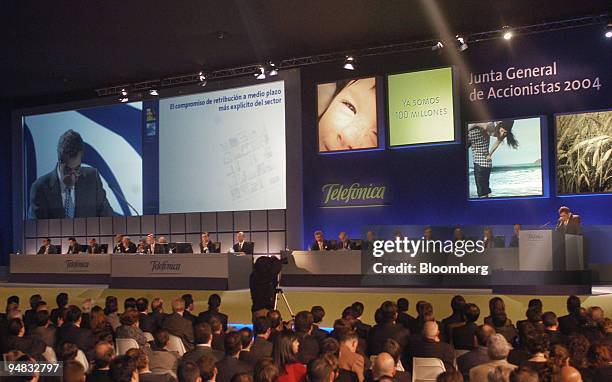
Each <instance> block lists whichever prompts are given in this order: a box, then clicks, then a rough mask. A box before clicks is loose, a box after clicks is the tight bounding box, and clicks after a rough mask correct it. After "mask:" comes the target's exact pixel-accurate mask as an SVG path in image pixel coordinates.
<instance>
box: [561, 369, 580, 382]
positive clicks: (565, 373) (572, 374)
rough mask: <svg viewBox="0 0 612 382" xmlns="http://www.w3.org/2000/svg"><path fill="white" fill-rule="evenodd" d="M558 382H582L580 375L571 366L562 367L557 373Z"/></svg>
mask: <svg viewBox="0 0 612 382" xmlns="http://www.w3.org/2000/svg"><path fill="white" fill-rule="evenodd" d="M559 382H582V375H580V372H579V371H578V370H577V369H576V368H575V367H572V366H563V367H562V368H561V372H560V373H559Z"/></svg>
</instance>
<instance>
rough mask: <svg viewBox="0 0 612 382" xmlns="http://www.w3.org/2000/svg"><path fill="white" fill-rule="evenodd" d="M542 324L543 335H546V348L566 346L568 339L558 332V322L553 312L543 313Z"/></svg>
mask: <svg viewBox="0 0 612 382" xmlns="http://www.w3.org/2000/svg"><path fill="white" fill-rule="evenodd" d="M542 324H543V325H544V333H546V334H547V335H548V348H549V349H550V348H551V347H552V346H553V345H563V346H567V344H568V342H569V338H568V337H567V336H566V335H565V334H563V333H561V332H560V331H559V320H557V315H556V314H555V313H554V312H545V313H543V314H542Z"/></svg>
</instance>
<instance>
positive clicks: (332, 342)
mask: <svg viewBox="0 0 612 382" xmlns="http://www.w3.org/2000/svg"><path fill="white" fill-rule="evenodd" d="M321 353H323V354H325V353H331V354H334V355H336V356H338V355H340V343H338V340H337V339H335V338H334V337H327V338H325V339H324V340H323V341H321Z"/></svg>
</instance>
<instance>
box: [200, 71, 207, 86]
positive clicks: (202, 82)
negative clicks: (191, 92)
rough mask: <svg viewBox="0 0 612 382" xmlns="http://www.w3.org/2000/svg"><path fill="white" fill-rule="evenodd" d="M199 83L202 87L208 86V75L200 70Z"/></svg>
mask: <svg viewBox="0 0 612 382" xmlns="http://www.w3.org/2000/svg"><path fill="white" fill-rule="evenodd" d="M198 82H199V83H200V86H202V87H204V86H206V83H207V82H208V80H207V78H206V73H204V71H202V70H200V72H199V73H198Z"/></svg>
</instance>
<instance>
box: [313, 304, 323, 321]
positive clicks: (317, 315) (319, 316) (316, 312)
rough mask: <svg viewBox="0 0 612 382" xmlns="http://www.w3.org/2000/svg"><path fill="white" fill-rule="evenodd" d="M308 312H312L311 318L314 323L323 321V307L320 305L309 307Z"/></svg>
mask: <svg viewBox="0 0 612 382" xmlns="http://www.w3.org/2000/svg"><path fill="white" fill-rule="evenodd" d="M310 313H311V314H312V319H313V322H314V323H315V324H318V323H320V322H321V321H323V317H325V309H323V307H322V306H320V305H316V306H313V307H312V308H310Z"/></svg>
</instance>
